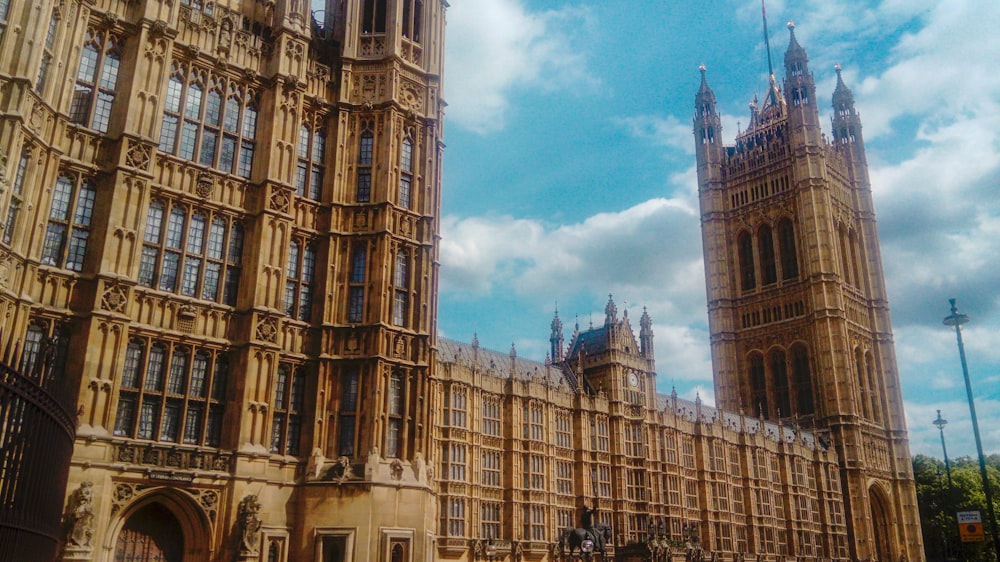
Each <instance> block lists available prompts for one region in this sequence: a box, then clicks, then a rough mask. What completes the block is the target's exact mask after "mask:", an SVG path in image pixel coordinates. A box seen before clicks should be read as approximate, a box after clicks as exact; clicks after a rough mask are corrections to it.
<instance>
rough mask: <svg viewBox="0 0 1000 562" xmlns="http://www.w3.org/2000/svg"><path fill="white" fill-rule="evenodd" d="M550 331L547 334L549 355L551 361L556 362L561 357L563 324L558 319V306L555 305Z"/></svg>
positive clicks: (560, 359)
mask: <svg viewBox="0 0 1000 562" xmlns="http://www.w3.org/2000/svg"><path fill="white" fill-rule="evenodd" d="M551 327H552V331H551V333H550V334H549V345H550V348H551V349H550V350H549V355H550V356H551V357H552V362H553V363H558V362H560V361H562V359H563V349H564V347H563V325H562V320H560V319H559V307H558V306H556V313H555V316H553V317H552V325H551Z"/></svg>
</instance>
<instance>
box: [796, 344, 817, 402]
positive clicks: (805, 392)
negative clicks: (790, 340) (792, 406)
mask: <svg viewBox="0 0 1000 562" xmlns="http://www.w3.org/2000/svg"><path fill="white" fill-rule="evenodd" d="M792 376H793V378H794V380H795V394H796V405H797V407H798V411H797V413H798V414H799V415H801V416H808V415H810V414H812V413H814V412H815V406H814V404H813V391H812V374H811V373H810V371H809V352H808V351H807V350H806V346H804V345H796V346H795V347H793V348H792Z"/></svg>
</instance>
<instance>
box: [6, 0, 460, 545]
mask: <svg viewBox="0 0 1000 562" xmlns="http://www.w3.org/2000/svg"><path fill="white" fill-rule="evenodd" d="M326 4H327V9H326V10H325V11H322V12H315V13H311V12H310V10H309V8H310V2H307V1H305V0H287V1H282V2H259V1H249V0H217V1H214V2H206V1H202V0H179V1H174V0H144V1H142V2H115V1H112V2H102V1H98V2H90V1H75V0H67V1H54V0H40V1H37V2H4V1H0V87H2V89H3V91H4V92H5V95H4V96H3V101H2V102H0V217H2V220H3V223H2V228H3V230H2V233H0V318H3V324H4V330H3V334H2V336H0V349H16V350H19V353H18V355H19V357H18V361H17V363H18V366H24V365H31V364H32V362H33V361H34V359H35V357H36V356H37V354H38V353H40V352H41V351H42V350H43V349H49V350H52V353H53V354H54V355H55V356H56V359H57V360H58V363H59V364H60V365H65V369H64V372H62V373H60V374H61V376H62V378H63V381H64V382H65V383H66V384H67V385H68V386H70V387H71V388H72V392H73V393H74V395H75V396H76V397H77V403H78V406H79V412H80V416H79V427H78V433H77V442H76V448H75V456H74V458H73V464H72V468H71V471H70V476H69V480H70V484H69V490H67V492H66V496H67V497H66V501H67V508H66V509H67V513H70V514H73V513H85V514H87V516H86V517H82V518H77V519H74V520H72V521H70V520H67V525H69V526H70V527H73V529H72V534H71V536H68V537H63V538H64V539H65V544H66V548H65V551H64V552H63V555H62V556H63V558H64V559H67V560H110V559H116V557H118V558H121V559H126V558H129V559H130V557H132V556H134V555H137V553H136V552H135V551H134V549H136V548H139V547H138V546H136V545H142V548H146V547H148V548H149V549H151V550H148V551H147V552H146V555H149V556H153V554H156V555H158V556H159V555H162V557H163V559H164V560H181V559H183V560H197V561H208V560H222V559H227V560H230V559H239V560H245V561H258V560H276V561H278V562H287V561H288V560H322V561H324V562H336V561H340V560H344V559H354V560H390V559H391V560H411V559H413V560H415V559H421V560H423V559H427V558H430V557H432V555H433V550H434V544H433V543H434V538H433V536H431V535H429V534H428V533H427V532H426V529H432V528H433V527H434V524H435V522H436V520H437V504H436V499H435V495H434V493H433V490H432V488H431V484H430V482H431V480H430V478H429V470H428V467H429V462H430V461H431V458H430V452H429V447H430V435H429V420H430V412H431V408H432V407H433V404H431V399H429V398H426V397H428V396H430V394H431V393H430V391H429V386H430V384H431V382H430V379H431V374H430V369H431V362H432V350H433V348H434V346H435V342H434V337H435V336H434V334H435V332H436V325H435V323H436V318H435V314H436V310H437V302H436V299H437V279H438V256H437V245H438V236H439V224H438V215H439V213H440V190H441V184H440V174H441V153H442V149H443V144H442V129H441V125H442V123H441V120H442V117H443V107H444V103H443V101H442V100H441V99H440V91H441V80H442V65H443V56H444V26H445V21H444V10H445V8H446V6H447V2H445V1H443V0H346V1H340V0H328V1H327V3H326ZM181 551H183V552H181ZM144 559H145V558H144Z"/></svg>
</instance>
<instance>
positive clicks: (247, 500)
mask: <svg viewBox="0 0 1000 562" xmlns="http://www.w3.org/2000/svg"><path fill="white" fill-rule="evenodd" d="M239 513H240V520H239V524H240V554H241V555H250V556H253V555H256V554H258V553H259V552H260V549H259V548H258V543H259V542H260V501H258V500H257V496H255V495H249V496H246V497H244V498H243V500H242V501H240V508H239Z"/></svg>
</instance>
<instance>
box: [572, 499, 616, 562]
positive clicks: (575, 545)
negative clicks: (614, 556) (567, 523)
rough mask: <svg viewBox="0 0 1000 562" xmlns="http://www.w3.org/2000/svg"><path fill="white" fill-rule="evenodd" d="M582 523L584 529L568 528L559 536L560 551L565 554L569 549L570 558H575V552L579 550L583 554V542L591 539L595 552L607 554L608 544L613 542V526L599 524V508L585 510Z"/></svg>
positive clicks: (586, 508)
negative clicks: (567, 548)
mask: <svg viewBox="0 0 1000 562" xmlns="http://www.w3.org/2000/svg"><path fill="white" fill-rule="evenodd" d="M582 523H583V527H577V528H576V529H572V528H567V529H564V530H563V532H562V533H560V534H559V547H560V550H561V551H562V552H563V553H564V554H565V553H566V547H569V555H570V556H573V552H574V551H577V550H579V553H580V554H583V548H582V547H583V541H585V540H587V539H590V540H591V542H592V543H593V545H594V549H593V552H600V553H601V554H602V555H603V554H605V553H606V552H607V544H608V542H609V541H610V540H611V526H610V525H608V524H606V523H598V522H597V507H592V508H589V507H584V508H583V521H582Z"/></svg>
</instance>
